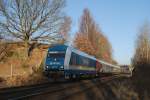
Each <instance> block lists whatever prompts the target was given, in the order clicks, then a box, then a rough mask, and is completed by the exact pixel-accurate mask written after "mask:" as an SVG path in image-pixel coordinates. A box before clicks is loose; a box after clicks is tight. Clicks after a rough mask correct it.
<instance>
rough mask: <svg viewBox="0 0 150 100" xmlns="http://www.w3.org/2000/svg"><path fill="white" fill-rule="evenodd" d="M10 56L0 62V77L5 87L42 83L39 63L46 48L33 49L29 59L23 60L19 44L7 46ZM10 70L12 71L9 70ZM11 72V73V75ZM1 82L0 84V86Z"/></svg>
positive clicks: (21, 46)
mask: <svg viewBox="0 0 150 100" xmlns="http://www.w3.org/2000/svg"><path fill="white" fill-rule="evenodd" d="M8 45H10V46H11V49H10V51H11V54H10V55H9V56H7V57H6V58H5V59H4V60H1V61H0V66H1V67H2V68H1V69H0V77H2V78H3V79H5V81H4V82H5V84H6V85H7V86H20V85H28V84H35V83H39V82H41V81H43V79H44V77H43V76H42V73H41V71H42V68H41V63H42V61H43V59H44V57H45V54H46V51H47V47H48V46H45V45H44V46H41V47H39V48H35V49H34V50H33V52H32V54H31V56H30V57H29V58H25V48H24V46H23V45H21V44H8ZM11 68H12V70H11ZM11 72H12V73H11ZM1 83H2V82H0V84H1Z"/></svg>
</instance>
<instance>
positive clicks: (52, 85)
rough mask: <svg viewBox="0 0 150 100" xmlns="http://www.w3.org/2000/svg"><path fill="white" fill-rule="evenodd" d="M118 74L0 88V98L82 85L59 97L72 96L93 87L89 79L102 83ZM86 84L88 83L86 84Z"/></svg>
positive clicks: (24, 96) (12, 98)
mask: <svg viewBox="0 0 150 100" xmlns="http://www.w3.org/2000/svg"><path fill="white" fill-rule="evenodd" d="M118 77H119V76H113V77H105V78H102V79H93V80H81V81H79V82H78V81H69V82H68V81H67V82H66V81H65V82H48V83H43V84H38V85H31V86H22V87H13V88H8V89H1V90H0V98H1V100H18V99H27V98H32V97H34V96H38V95H45V94H49V95H51V96H52V95H55V94H59V93H60V92H61V91H62V92H63V91H64V90H68V89H69V90H70V89H73V88H77V87H78V86H80V85H82V86H83V85H84V86H86V87H84V86H83V87H84V88H83V89H82V91H81V90H78V91H74V92H68V93H67V95H62V96H61V98H67V97H69V96H72V95H74V94H76V93H80V92H83V91H85V90H86V89H90V88H93V87H94V86H95V84H91V83H90V84H91V85H90V84H89V81H91V82H93V83H96V81H101V82H102V83H105V82H108V81H111V80H113V79H115V78H118ZM86 84H88V85H86Z"/></svg>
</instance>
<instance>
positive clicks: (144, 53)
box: [133, 23, 150, 63]
mask: <svg viewBox="0 0 150 100" xmlns="http://www.w3.org/2000/svg"><path fill="white" fill-rule="evenodd" d="M133 61H134V62H135V63H141V62H143V63H144V62H150V25H149V24H148V23H146V24H144V25H143V26H142V27H141V29H140V33H139V35H138V38H137V42H136V52H135V55H134V59H133Z"/></svg>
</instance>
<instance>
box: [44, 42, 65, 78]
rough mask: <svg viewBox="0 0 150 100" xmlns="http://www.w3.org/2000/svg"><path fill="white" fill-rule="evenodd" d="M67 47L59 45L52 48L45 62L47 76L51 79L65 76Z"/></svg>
mask: <svg viewBox="0 0 150 100" xmlns="http://www.w3.org/2000/svg"><path fill="white" fill-rule="evenodd" d="M66 49H67V46H64V45H57V46H53V47H50V48H49V49H48V52H47V57H46V61H45V68H44V69H45V70H44V72H45V75H46V76H47V77H48V78H51V79H57V78H62V77H63V76H64V60H65V54H66Z"/></svg>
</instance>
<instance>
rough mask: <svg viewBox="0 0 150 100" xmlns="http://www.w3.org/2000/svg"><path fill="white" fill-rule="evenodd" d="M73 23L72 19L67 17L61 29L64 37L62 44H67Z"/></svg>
mask: <svg viewBox="0 0 150 100" xmlns="http://www.w3.org/2000/svg"><path fill="white" fill-rule="evenodd" d="M71 23H72V21H71V18H70V17H68V16H65V17H64V22H63V24H62V25H61V27H60V34H61V35H62V38H63V39H62V43H64V42H67V41H68V39H69V37H70V34H69V31H70V29H71Z"/></svg>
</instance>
